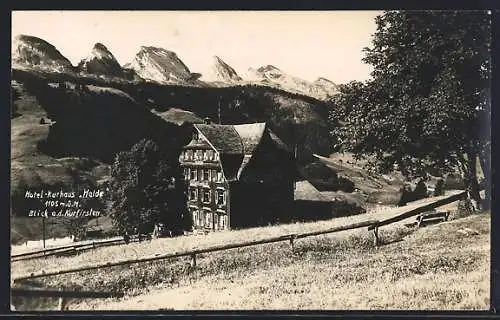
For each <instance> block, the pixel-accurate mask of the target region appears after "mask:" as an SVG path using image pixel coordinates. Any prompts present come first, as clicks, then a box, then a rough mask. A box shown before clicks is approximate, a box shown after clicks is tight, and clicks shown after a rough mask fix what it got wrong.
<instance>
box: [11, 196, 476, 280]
mask: <svg viewBox="0 0 500 320" xmlns="http://www.w3.org/2000/svg"><path fill="white" fill-rule="evenodd" d="M466 195H467V193H466V192H465V191H464V192H460V193H458V194H453V195H450V196H447V197H444V198H440V199H438V200H435V201H433V202H430V203H427V204H422V205H421V206H418V207H416V208H414V209H411V210H409V211H405V212H403V213H401V214H399V215H397V216H394V217H391V218H389V219H385V220H382V221H379V220H369V221H363V222H359V223H354V224H349V225H344V226H339V227H334V228H330V229H326V230H320V231H312V232H305V233H296V234H287V235H281V236H277V237H271V238H266V239H261V240H252V241H246V242H241V243H234V244H227V245H220V246H213V247H209V248H204V249H194V250H188V251H182V252H173V253H167V254H156V255H154V256H149V257H143V258H138V259H127V260H121V261H115V262H107V263H102V264H96V265H89V266H82V267H76V268H69V269H65V270H58V271H51V272H45V271H41V272H37V273H31V274H28V275H22V276H20V277H17V278H15V279H14V281H21V280H26V279H34V278H42V277H49V276H55V275H62V274H68V273H75V272H81V271H88V270H96V269H101V268H109V267H114V266H120V265H130V264H135V263H142V262H149V261H156V260H164V259H172V258H179V257H187V256H189V257H191V265H192V266H196V255H199V254H203V253H209V252H215V251H223V250H229V249H235V248H242V247H249V246H255V245H261V244H266V243H274V242H282V241H289V242H290V245H291V247H292V249H293V246H294V241H295V240H296V239H301V238H306V237H311V236H317V235H321V234H328V233H334V232H340V231H344V230H350V229H356V228H362V227H368V230H369V231H370V230H373V233H374V244H375V246H378V245H379V235H378V229H379V228H380V227H382V226H385V225H389V224H392V223H395V222H398V221H401V220H405V219H408V218H410V217H412V216H415V215H417V214H419V213H422V212H426V211H429V210H431V209H434V208H437V207H440V206H443V205H446V204H449V203H452V202H455V201H458V200H460V199H462V198H464V197H466ZM113 241H122V242H123V240H108V242H113ZM100 243H101V244H103V243H106V241H103V242H100ZM88 245H92V244H85V245H82V246H88ZM49 250H50V249H49Z"/></svg>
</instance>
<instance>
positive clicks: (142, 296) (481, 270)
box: [12, 211, 490, 310]
mask: <svg viewBox="0 0 500 320" xmlns="http://www.w3.org/2000/svg"><path fill="white" fill-rule="evenodd" d="M382 214H384V213H383V212H382V211H379V212H378V213H377V212H371V213H369V214H364V215H360V216H353V217H346V218H338V219H333V220H330V221H323V222H316V223H307V224H304V223H303V224H292V225H282V226H271V227H264V228H255V229H250V230H241V231H233V232H221V233H214V234H210V235H207V236H189V237H179V238H176V239H158V240H154V241H152V242H151V243H134V244H129V245H124V246H117V247H109V248H101V249H96V250H94V251H92V252H89V253H84V254H81V255H79V256H76V257H68V258H48V259H38V260H31V261H19V262H14V263H13V264H12V274H13V277H15V276H16V275H19V274H25V273H29V272H37V271H40V270H46V271H50V270H58V269H61V268H67V267H75V266H78V265H87V264H93V263H100V262H103V261H104V262H106V261H114V260H118V259H125V258H133V257H140V256H147V255H152V254H155V253H165V252H173V251H179V250H182V249H188V248H194V247H206V246H210V245H214V244H222V243H228V242H238V241H245V240H249V239H258V238H263V237H267V236H271V235H277V234H283V233H287V232H293V231H294V230H295V231H301V232H302V231H310V230H319V229H324V228H327V227H331V226H333V225H338V224H345V223H351V222H356V221H363V220H366V219H368V218H369V216H370V215H372V216H373V215H382ZM455 218H460V217H458V216H455ZM467 228H469V229H470V230H469V229H467ZM489 232H490V224H489V214H480V215H474V216H470V217H465V218H460V219H456V220H453V221H450V222H447V223H442V224H439V225H435V226H429V227H427V228H423V229H418V230H415V229H412V228H406V227H405V226H404V225H403V224H396V225H392V226H388V227H385V228H382V229H381V236H382V240H383V241H384V242H385V243H386V245H385V246H382V247H380V248H379V249H376V248H374V247H373V244H372V236H371V234H370V233H368V232H367V231H366V229H365V228H362V229H359V230H353V231H346V232H341V233H337V234H331V235H325V236H318V237H312V238H306V239H301V240H299V241H298V242H297V244H296V247H295V250H294V252H293V254H292V253H291V249H290V246H289V245H288V244H287V243H278V244H269V245H261V246H256V247H249V248H241V249H232V250H228V251H224V252H215V253H210V254H205V255H200V256H199V257H198V258H197V260H198V267H197V268H196V269H192V268H190V266H189V260H188V259H186V258H180V259H176V260H169V261H159V262H151V263H145V264H139V265H130V266H124V267H111V268H106V269H101V270H94V271H89V272H81V273H77V274H69V275H61V276H55V277H47V278H42V279H39V280H38V281H32V282H31V283H24V284H25V285H30V286H43V287H63V288H66V289H82V290H96V291H124V292H125V294H126V298H124V299H121V300H114V299H106V300H103V301H97V300H81V301H74V302H72V304H71V305H70V309H93V310H101V309H106V310H109V309H122V310H128V309H143V310H154V309H160V308H167V309H168V308H174V309H387V308H389V309H406V308H414V309H434V308H437V309H485V308H488V298H489V248H490V246H489ZM399 240H403V241H399ZM458 248H460V250H457V249H458ZM15 303H17V304H18V305H21V304H24V307H25V308H30V309H45V308H53V307H55V306H56V305H57V304H56V303H55V301H52V302H50V301H46V302H45V303H41V302H40V301H38V303H41V305H38V306H35V305H30V306H28V305H27V304H25V303H23V302H22V301H19V300H18V301H16V302H15Z"/></svg>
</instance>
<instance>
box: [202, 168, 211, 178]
mask: <svg viewBox="0 0 500 320" xmlns="http://www.w3.org/2000/svg"><path fill="white" fill-rule="evenodd" d="M203 181H210V169H203Z"/></svg>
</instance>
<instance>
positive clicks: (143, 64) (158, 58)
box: [127, 46, 193, 84]
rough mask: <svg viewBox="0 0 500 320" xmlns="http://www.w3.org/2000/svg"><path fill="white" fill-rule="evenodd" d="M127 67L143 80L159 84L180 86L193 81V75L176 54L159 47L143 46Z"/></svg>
mask: <svg viewBox="0 0 500 320" xmlns="http://www.w3.org/2000/svg"><path fill="white" fill-rule="evenodd" d="M127 67H128V68H130V69H133V70H134V71H135V72H136V73H137V74H138V75H139V76H140V77H141V78H143V79H146V80H152V81H155V82H159V83H167V84H179V83H183V82H186V81H191V80H192V79H193V74H192V73H191V71H190V70H189V68H188V67H187V66H186V65H185V64H184V63H183V62H182V60H181V59H179V57H178V56H177V54H176V53H175V52H173V51H169V50H166V49H163V48H158V47H152V46H141V47H140V50H139V52H138V53H137V54H136V56H135V58H134V60H133V61H132V62H131V63H130V64H127Z"/></svg>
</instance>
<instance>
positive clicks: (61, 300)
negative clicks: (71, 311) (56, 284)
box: [58, 289, 68, 311]
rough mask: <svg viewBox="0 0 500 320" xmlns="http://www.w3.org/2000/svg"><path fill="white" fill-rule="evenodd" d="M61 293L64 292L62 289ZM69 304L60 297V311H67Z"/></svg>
mask: <svg viewBox="0 0 500 320" xmlns="http://www.w3.org/2000/svg"><path fill="white" fill-rule="evenodd" d="M59 291H62V290H61V289H59ZM67 303H68V301H67V300H66V299H65V298H64V297H63V296H60V297H59V306H58V307H59V311H64V310H67Z"/></svg>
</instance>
